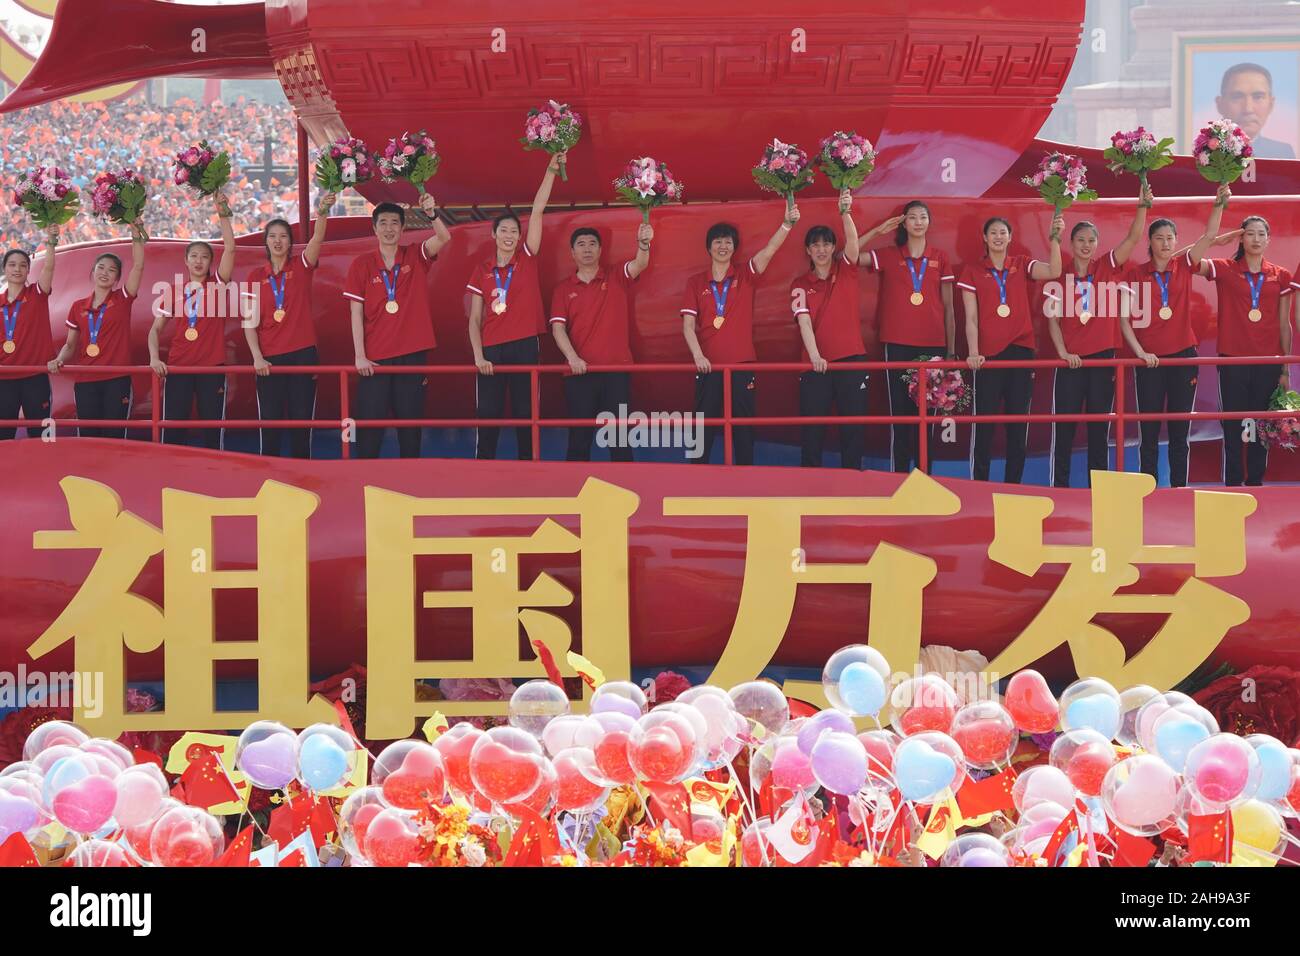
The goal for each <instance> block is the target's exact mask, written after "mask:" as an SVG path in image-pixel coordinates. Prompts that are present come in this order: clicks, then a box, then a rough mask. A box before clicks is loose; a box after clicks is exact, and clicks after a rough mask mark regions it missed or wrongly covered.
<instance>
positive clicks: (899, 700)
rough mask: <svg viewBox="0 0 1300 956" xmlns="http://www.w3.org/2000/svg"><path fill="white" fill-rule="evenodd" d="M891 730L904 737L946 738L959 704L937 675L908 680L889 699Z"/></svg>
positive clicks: (955, 696) (895, 689)
mask: <svg viewBox="0 0 1300 956" xmlns="http://www.w3.org/2000/svg"><path fill="white" fill-rule="evenodd" d="M889 703H890V707H891V708H892V709H893V725H894V729H895V730H896V731H898V733H899V734H900V735H902V736H904V737H908V736H910V735H912V734H919V733H923V732H925V731H937V732H939V733H942V734H947V733H948V731H949V729H950V728H951V727H952V721H953V718H954V717H956V716H957V708H958V707H960V706H961V700H960V699H959V698H958V697H957V692H956V691H955V690H953V689H952V686H951V685H950V684H949V683H948V682H947V681H945V680H944V679H943V678H942V677H939V676H938V675H937V674H923V675H922V676H920V677H909V678H908V679H907V680H905V681H903V682H902V683H901V684H899V685H898V686H897V687H895V688H894V691H893V693H892V694H890V695H889Z"/></svg>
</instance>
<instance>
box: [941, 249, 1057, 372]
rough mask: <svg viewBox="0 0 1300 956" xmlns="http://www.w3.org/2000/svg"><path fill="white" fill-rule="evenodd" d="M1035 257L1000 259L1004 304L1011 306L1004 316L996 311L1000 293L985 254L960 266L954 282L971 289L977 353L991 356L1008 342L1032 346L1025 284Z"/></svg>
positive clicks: (1030, 322)
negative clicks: (1005, 295)
mask: <svg viewBox="0 0 1300 956" xmlns="http://www.w3.org/2000/svg"><path fill="white" fill-rule="evenodd" d="M1037 261H1038V260H1037V259H1032V258H1030V257H1029V256H1007V257H1006V259H1005V260H1004V261H1003V263H1002V268H1003V270H1004V277H1005V279H1006V286H1007V301H1006V304H1007V305H1009V306H1010V307H1011V314H1010V315H1007V316H1001V315H998V306H999V305H1001V304H1002V296H1001V291H1000V288H999V285H998V280H997V279H996V278H995V277H994V275H993V263H992V262H991V261H989V257H988V256H985V257H984V259H983V260H982V261H981V262H980V263H979V264H978V265H969V264H968V265H965V266H963V267H962V270H961V278H960V279H958V280H957V285H958V287H959V288H962V289H965V290H966V291H968V292H974V293H975V304H976V308H977V309H978V314H977V316H976V323H977V325H978V327H979V347H980V351H979V354H980V355H983V356H985V357H992V356H994V355H997V354H998V353H999V352H1001V351H1002V350H1003V349H1005V348H1006V347H1007V346H1009V345H1023V346H1026V347H1027V348H1031V349H1032V348H1034V323H1033V319H1032V317H1031V316H1030V314H1029V286H1030V284H1031V283H1032V282H1033V280H1032V279H1031V278H1030V277H1029V272H1030V270H1031V269H1032V268H1033V266H1034V263H1035V262H1037Z"/></svg>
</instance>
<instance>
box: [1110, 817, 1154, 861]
mask: <svg viewBox="0 0 1300 956" xmlns="http://www.w3.org/2000/svg"><path fill="white" fill-rule="evenodd" d="M1110 839H1111V842H1113V843H1114V844H1115V861H1114V864H1113V865H1118V866H1146V865H1147V863H1148V862H1149V861H1150V859H1151V858H1152V857H1153V856H1155V855H1156V845H1155V844H1154V843H1152V842H1151V841H1150V840H1148V839H1146V838H1145V837H1140V836H1134V835H1133V834H1131V833H1126V832H1125V831H1123V830H1121V829H1120V828H1119V827H1111V831H1110Z"/></svg>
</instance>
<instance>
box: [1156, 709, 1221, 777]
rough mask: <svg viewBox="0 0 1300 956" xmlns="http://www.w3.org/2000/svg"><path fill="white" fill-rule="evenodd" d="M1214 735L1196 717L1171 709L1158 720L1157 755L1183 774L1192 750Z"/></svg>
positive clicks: (1212, 731)
mask: <svg viewBox="0 0 1300 956" xmlns="http://www.w3.org/2000/svg"><path fill="white" fill-rule="evenodd" d="M1216 729H1217V728H1216ZM1212 733H1214V730H1211V729H1210V728H1208V727H1206V726H1205V725H1204V724H1203V723H1201V722H1200V721H1199V720H1197V718H1196V716H1195V715H1193V714H1189V713H1187V712H1186V711H1183V710H1178V709H1171V710H1169V711H1167V712H1166V713H1163V714H1161V715H1160V717H1159V718H1157V720H1156V724H1155V735H1154V736H1155V744H1156V753H1158V754H1159V755H1160V757H1161V759H1163V760H1164V761H1165V762H1166V763H1167V764H1169V766H1171V767H1173V768H1174V770H1176V771H1177V772H1178V773H1182V772H1183V767H1184V765H1185V764H1186V763H1187V755H1188V754H1189V753H1190V752H1191V750H1192V748H1193V747H1195V746H1196V745H1197V744H1199V743H1200V742H1201V741H1203V740H1207V739H1209V736H1210V735H1211V734H1212Z"/></svg>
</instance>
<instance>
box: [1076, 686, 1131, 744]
mask: <svg viewBox="0 0 1300 956" xmlns="http://www.w3.org/2000/svg"><path fill="white" fill-rule="evenodd" d="M1119 718H1120V713H1119V704H1118V703H1117V702H1116V701H1115V698H1114V697H1111V696H1110V695H1109V694H1088V695H1087V696H1086V697H1080V698H1078V699H1077V700H1072V701H1070V705H1069V706H1068V707H1066V708H1065V723H1066V724H1067V726H1068V727H1069V728H1070V729H1071V730H1077V729H1078V728H1080V727H1087V728H1088V729H1090V730H1095V731H1097V733H1099V734H1101V735H1102V736H1103V737H1105V738H1106V739H1107V740H1113V739H1114V738H1115V734H1116V733H1118V732H1119Z"/></svg>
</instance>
